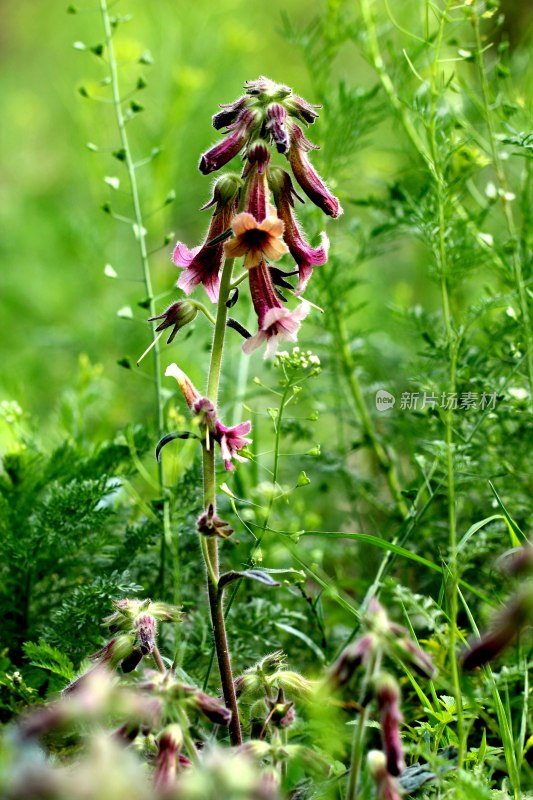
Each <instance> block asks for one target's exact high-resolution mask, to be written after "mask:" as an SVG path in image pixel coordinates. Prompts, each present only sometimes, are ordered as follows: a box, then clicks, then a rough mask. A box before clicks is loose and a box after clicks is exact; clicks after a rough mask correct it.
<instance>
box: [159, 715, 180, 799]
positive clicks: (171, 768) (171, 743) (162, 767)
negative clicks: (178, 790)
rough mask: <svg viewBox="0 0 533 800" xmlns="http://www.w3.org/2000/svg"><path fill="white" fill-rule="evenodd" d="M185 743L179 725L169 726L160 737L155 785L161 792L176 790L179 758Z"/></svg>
mask: <svg viewBox="0 0 533 800" xmlns="http://www.w3.org/2000/svg"><path fill="white" fill-rule="evenodd" d="M182 743H183V733H182V732H181V729H180V727H179V726H178V725H168V726H167V727H166V728H165V730H163V731H162V733H161V735H160V737H159V752H158V754H157V760H156V767H155V774H154V784H155V787H156V789H158V790H159V791H161V792H166V791H170V790H171V789H173V788H174V784H175V781H176V773H177V756H178V754H179V751H180V749H181V745H182Z"/></svg>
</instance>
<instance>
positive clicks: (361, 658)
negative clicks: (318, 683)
mask: <svg viewBox="0 0 533 800" xmlns="http://www.w3.org/2000/svg"><path fill="white" fill-rule="evenodd" d="M375 645H376V637H375V636H373V635H372V634H371V633H367V634H365V635H364V636H361V638H360V639H358V640H357V641H356V642H354V643H353V644H350V645H348V647H345V648H344V650H343V651H342V653H341V654H340V656H339V657H338V659H337V660H336V662H335V663H334V664H333V665H332V667H331V669H330V671H329V680H330V681H331V683H332V684H333V686H334V687H335V688H336V689H337V688H338V689H340V688H341V687H342V686H345V685H346V684H347V683H348V681H349V680H350V679H351V677H352V675H353V674H354V672H355V671H356V670H357V669H358V668H359V667H360V666H362V665H363V664H365V663H366V662H367V661H368V657H369V656H370V654H371V653H372V652H373V651H374V648H375Z"/></svg>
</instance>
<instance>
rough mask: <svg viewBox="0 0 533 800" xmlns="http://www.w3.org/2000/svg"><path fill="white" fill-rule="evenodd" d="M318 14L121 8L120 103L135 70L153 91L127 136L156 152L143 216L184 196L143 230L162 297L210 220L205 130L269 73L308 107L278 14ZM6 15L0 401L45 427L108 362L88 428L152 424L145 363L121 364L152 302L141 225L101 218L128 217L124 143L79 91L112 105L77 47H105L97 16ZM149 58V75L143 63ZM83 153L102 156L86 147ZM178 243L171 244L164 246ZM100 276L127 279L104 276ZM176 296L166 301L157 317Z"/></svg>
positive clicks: (99, 67)
mask: <svg viewBox="0 0 533 800" xmlns="http://www.w3.org/2000/svg"><path fill="white" fill-rule="evenodd" d="M308 8H309V6H308V4H307V3H306V2H301V1H300V0H297V1H296V2H295V1H294V0H293V1H292V2H290V3H289V4H287V3H285V2H282V0H273V2H269V3H268V4H259V3H246V2H244V1H243V0H224V2H223V3H221V4H214V3H210V2H207V0H204V2H198V3H188V2H184V1H183V0H181V1H180V2H170V0H157V2H154V3H150V4H147V3H144V2H138V0H131V1H130V2H125V0H122V2H119V3H117V4H115V7H114V9H113V13H116V14H123V15H127V14H130V13H131V14H132V19H131V21H129V22H124V23H123V24H121V25H120V26H119V29H118V31H117V33H116V47H117V55H118V57H119V58H120V60H121V62H122V66H121V76H120V77H121V83H122V87H123V92H124V93H125V92H126V91H129V89H131V88H132V86H134V84H135V81H136V80H137V76H138V75H139V74H142V75H143V76H144V77H145V78H146V81H147V83H148V86H147V88H146V89H144V90H143V91H142V92H141V93H139V95H138V100H139V102H142V103H143V105H144V106H145V110H144V112H143V113H142V114H138V115H137V117H136V118H135V120H133V121H132V122H131V123H130V127H129V130H128V132H129V135H130V137H131V142H132V149H133V151H134V154H135V157H136V158H137V159H138V160H140V159H142V158H143V157H145V156H147V155H149V154H150V152H151V150H152V148H155V147H161V148H162V152H161V154H160V155H159V156H158V157H157V158H156V159H155V160H154V161H153V162H152V163H151V164H149V165H147V166H146V167H145V168H144V169H142V170H140V171H139V173H138V177H139V181H140V189H141V199H142V203H143V211H144V213H145V214H150V213H151V212H152V211H153V210H154V209H155V208H157V207H158V206H160V205H161V203H162V201H163V200H164V198H165V197H166V195H167V194H168V192H169V191H171V190H174V191H175V193H176V201H175V202H174V203H173V204H172V205H169V206H167V207H165V208H164V209H163V210H161V211H159V212H158V213H155V214H153V216H149V217H148V218H147V227H148V229H149V245H150V247H151V248H152V249H154V250H156V248H160V249H158V250H157V252H154V253H153V255H152V256H151V266H152V271H153V276H154V282H155V289H156V292H157V293H163V292H165V291H167V290H168V289H170V288H171V287H172V285H173V282H174V281H175V280H176V279H177V270H176V269H175V267H174V266H173V265H172V263H171V261H170V256H171V252H172V244H173V241H174V238H178V237H179V238H181V239H183V240H184V241H186V242H187V243H188V244H189V246H193V245H195V244H196V243H197V241H198V240H199V238H200V237H201V235H203V232H204V229H205V227H206V226H207V222H208V216H207V214H208V212H207V214H204V215H202V214H200V213H199V212H198V209H199V207H200V206H201V205H202V204H203V203H204V202H205V201H206V199H207V198H208V196H209V191H210V184H211V179H210V178H205V177H203V176H201V175H200V173H199V172H198V171H197V163H198V158H199V155H200V153H201V151H202V150H204V149H206V148H207V147H208V146H209V145H210V144H211V143H212V142H213V141H215V140H216V137H217V136H218V134H217V133H216V132H215V131H214V130H213V129H212V128H211V126H210V119H211V115H212V114H213V113H214V112H215V111H216V110H217V104H218V103H221V102H229V101H231V100H232V99H234V98H235V97H237V96H238V95H239V94H240V92H241V87H242V84H243V82H244V81H245V80H247V79H251V78H255V77H257V76H258V75H260V74H263V73H265V74H267V75H269V76H271V77H273V78H274V79H276V80H279V81H283V82H286V83H289V84H291V85H293V86H294V87H295V89H296V90H298V91H299V92H300V93H302V94H303V95H304V96H307V97H309V99H310V100H313V96H312V92H310V86H309V82H308V78H307V72H306V67H305V64H304V63H303V62H302V59H301V57H300V54H299V52H298V51H296V50H295V49H294V48H293V47H291V45H290V44H289V43H288V42H287V41H286V40H285V39H284V38H283V36H282V35H281V33H280V30H281V26H282V11H284V12H286V13H287V14H288V15H289V17H290V19H291V21H292V23H293V24H294V25H295V26H301V25H303V24H304V23H305V22H306V21H307V17H308V14H309V11H308ZM318 10H319V9H318V8H317V9H316V11H318ZM2 12H3V13H2V34H1V36H2V51H1V59H2V77H1V89H0V91H1V95H2V98H3V121H2V126H1V129H2V130H1V136H2V152H3V165H2V175H1V181H0V186H1V188H0V191H1V222H0V228H1V234H0V248H1V257H2V262H3V269H2V279H1V281H2V288H1V293H2V305H3V324H2V349H1V363H2V371H1V377H0V385H1V393H2V397H3V398H7V399H16V400H17V401H18V402H19V403H20V404H21V405H22V406H23V407H24V409H26V410H28V411H29V412H31V413H32V414H34V415H36V416H37V418H38V419H39V420H40V421H41V423H44V421H45V420H47V419H48V418H49V415H50V414H51V413H52V412H55V411H56V410H57V409H58V408H59V407H60V406H61V404H62V402H64V401H65V392H67V389H68V387H70V386H72V385H73V384H76V383H77V382H79V381H80V380H81V381H82V383H83V380H84V378H83V375H82V376H81V378H80V367H79V358H80V354H82V353H84V354H87V356H88V359H89V360H90V362H91V363H96V362H97V363H100V364H102V365H103V373H102V376H101V379H100V389H99V392H98V395H99V401H100V402H99V404H98V415H97V416H95V417H94V419H93V424H94V425H98V426H99V427H102V428H105V427H106V426H108V425H109V424H110V423H113V424H115V423H116V424H119V425H121V424H126V423H128V422H129V421H131V419H132V418H133V420H134V421H135V420H136V421H139V420H142V419H144V418H145V415H146V413H151V412H150V409H152V408H153V398H152V393H151V390H150V386H149V384H148V378H147V374H148V372H149V365H148V364H146V370H143V368H140V369H139V370H137V369H134V370H132V371H129V372H128V373H127V374H126V373H125V371H124V369H123V368H121V367H119V366H117V363H116V362H117V360H118V359H120V358H122V357H124V356H127V357H129V358H130V359H133V360H135V358H136V357H138V355H140V353H141V352H142V351H143V350H144V347H145V346H146V345H147V343H148V341H149V327H148V325H147V323H146V317H147V312H146V311H145V310H144V309H142V308H140V307H139V306H138V305H137V303H138V302H139V301H142V300H143V299H144V293H143V289H142V285H141V284H140V283H139V279H140V278H141V268H140V263H139V256H138V249H137V245H136V242H135V241H134V238H133V236H132V234H131V229H130V228H129V227H128V226H126V225H123V224H120V223H117V222H116V221H115V220H114V219H112V218H111V217H110V216H109V215H106V214H105V213H103V212H102V211H101V206H102V204H103V203H105V202H110V203H111V204H112V207H113V209H114V210H116V211H117V212H118V213H123V214H129V213H130V211H129V197H128V195H127V194H123V193H122V190H123V189H125V188H127V181H126V174H125V170H124V167H123V165H122V164H120V163H119V162H118V161H116V160H115V159H114V158H113V157H112V156H111V155H110V151H111V150H113V149H116V148H117V147H118V136H117V132H116V125H115V120H114V116H113V109H112V107H111V106H110V105H109V104H107V103H102V102H95V101H94V100H90V99H86V98H84V97H83V96H81V95H80V93H79V87H80V86H85V87H86V88H87V89H88V91H89V93H90V94H98V95H100V96H107V95H108V90H107V89H106V87H102V86H100V85H99V81H100V80H101V79H102V78H104V76H105V75H106V74H107V66H106V65H105V64H103V63H102V62H101V61H100V60H99V59H98V58H97V57H95V56H94V55H92V54H90V53H88V52H84V51H79V50H77V49H75V48H74V47H73V43H74V42H76V41H77V42H81V41H83V42H85V43H86V44H87V45H88V46H92V45H95V44H97V43H99V42H101V41H102V40H103V31H102V22H101V17H100V13H99V10H98V7H97V4H96V3H82V4H80V5H79V8H78V13H77V14H69V13H68V12H67V4H66V3H62V2H57V1H56V0H54V2H50V0H31V1H29V2H25V3H14V2H11V3H9V2H8V3H3V9H2ZM146 50H149V51H150V53H151V55H152V56H153V61H154V63H153V65H141V67H139V64H138V59H139V56H141V55H142V54H143V53H144V52H145V51H146ZM87 142H92V143H94V144H96V145H97V146H98V147H99V148H101V150H100V152H94V151H91V150H89V149H87V147H86V143H87ZM106 176H118V177H119V178H120V180H121V186H120V189H119V190H118V191H113V190H112V189H111V188H110V187H109V186H108V185H106V183H105V182H104V178H105V177H106ZM170 231H173V232H175V237H174V236H173V237H172V243H171V244H169V245H167V246H166V247H161V246H162V244H163V237H164V235H165V233H168V232H170ZM106 264H111V265H112V266H113V268H114V269H115V270H116V272H117V273H118V275H119V279H118V280H110V279H109V278H106V277H105V275H104V266H105V265H106ZM169 299H170V298H169V296H165V297H162V298H161V299H160V300H159V302H158V307H159V308H160V309H162V308H164V307H165V304H166V303H168V302H169ZM123 306H130V307H131V308H132V309H133V311H134V317H135V318H134V320H133V321H130V320H123V319H120V318H119V317H117V314H116V312H117V310H118V309H119V308H121V307H123ZM204 330H205V329H204ZM199 341H201V343H202V344H203V343H204V338H203V337H202V336H200V340H199ZM193 342H194V343H196V339H195V338H194V337H193V340H192V341H191V342H189V343H188V344H187V345H185V346H181V345H179V347H180V352H179V358H180V360H181V362H183V360H184V359H185V361H187V360H188V359H190V360H192V361H195V360H196V357H195V353H194V350H195V348H196V346H198V345H197V344H193ZM176 347H177V345H174V348H173V351H172V358H173V359H174V358H176V357H177V356H176ZM82 373H84V374H85V376H86V375H87V367H85V371H84V370H82ZM104 401H105V402H104Z"/></svg>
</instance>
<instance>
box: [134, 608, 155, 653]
mask: <svg viewBox="0 0 533 800" xmlns="http://www.w3.org/2000/svg"><path fill="white" fill-rule="evenodd" d="M135 628H136V629H137V641H138V644H139V650H140V651H141V653H142V654H143V656H147V655H149V654H150V653H151V652H152V651H153V649H154V647H155V637H156V634H157V622H156V620H155V619H154V617H153V616H152V615H151V614H140V615H139V616H138V617H137V619H136V620H135Z"/></svg>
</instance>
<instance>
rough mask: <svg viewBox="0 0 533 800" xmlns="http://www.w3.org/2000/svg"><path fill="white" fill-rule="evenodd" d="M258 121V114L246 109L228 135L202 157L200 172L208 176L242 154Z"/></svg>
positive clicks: (232, 125)
mask: <svg viewBox="0 0 533 800" xmlns="http://www.w3.org/2000/svg"><path fill="white" fill-rule="evenodd" d="M257 120H258V116H257V112H255V111H252V110H251V109H247V108H244V110H243V111H242V112H241V113H240V114H239V116H238V117H237V119H236V120H235V122H233V123H232V124H231V125H230V126H229V128H228V130H229V131H230V132H229V133H228V135H227V136H226V137H225V138H224V139H223V140H222V141H221V142H219V143H218V144H216V145H214V147H212V148H211V149H210V150H208V151H207V152H206V153H204V154H203V155H202V157H201V159H200V164H199V170H200V172H201V173H202V174H203V175H208V174H209V173H210V172H214V171H215V170H217V169H220V168H221V167H223V166H224V164H227V163H228V161H231V159H232V158H234V157H235V156H236V155H237V154H238V153H240V151H241V150H242V148H243V147H244V145H245V144H246V142H247V141H248V139H249V138H250V135H251V133H252V132H253V130H254V128H255V127H256V125H257Z"/></svg>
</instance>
